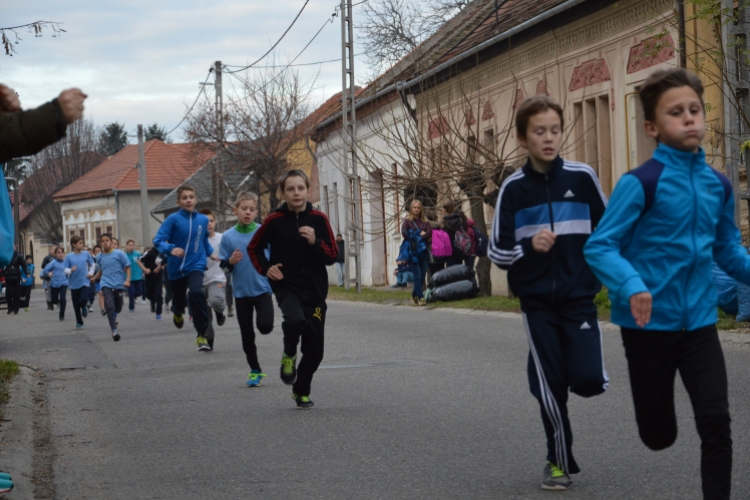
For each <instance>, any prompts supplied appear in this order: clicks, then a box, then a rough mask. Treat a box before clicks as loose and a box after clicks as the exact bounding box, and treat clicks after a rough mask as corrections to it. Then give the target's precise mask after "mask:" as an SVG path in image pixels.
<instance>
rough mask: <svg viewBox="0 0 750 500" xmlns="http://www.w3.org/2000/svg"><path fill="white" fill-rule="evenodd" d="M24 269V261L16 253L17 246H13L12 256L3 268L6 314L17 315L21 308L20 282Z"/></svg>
mask: <svg viewBox="0 0 750 500" xmlns="http://www.w3.org/2000/svg"><path fill="white" fill-rule="evenodd" d="M25 269H26V261H25V260H24V258H23V255H21V254H20V253H19V252H18V245H14V250H13V256H12V257H11V259H10V262H8V265H7V266H5V267H4V268H3V276H4V277H5V300H6V304H7V306H8V314H18V310H19V309H20V307H21V282H22V280H23V273H24V270H25Z"/></svg>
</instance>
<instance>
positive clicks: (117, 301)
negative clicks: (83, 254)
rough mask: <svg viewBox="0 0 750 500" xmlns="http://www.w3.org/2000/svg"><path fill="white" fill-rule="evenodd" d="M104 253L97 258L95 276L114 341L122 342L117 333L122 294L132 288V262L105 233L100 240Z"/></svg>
mask: <svg viewBox="0 0 750 500" xmlns="http://www.w3.org/2000/svg"><path fill="white" fill-rule="evenodd" d="M99 243H101V245H102V253H100V254H99V256H98V257H97V259H96V260H97V264H99V272H98V273H97V274H96V276H94V279H95V280H97V279H98V280H100V281H101V290H102V296H103V297H104V306H105V310H106V314H107V320H108V321H109V328H110V330H112V340H114V341H115V342H117V341H118V340H120V334H119V333H118V331H117V315H118V314H119V313H120V312H122V294H123V292H124V291H125V289H126V288H128V287H129V286H130V261H129V260H128V258H127V256H126V255H125V253H124V252H123V251H121V250H117V249H115V248H114V238H112V235H111V234H109V233H105V234H103V235H102V236H101V238H100V239H99Z"/></svg>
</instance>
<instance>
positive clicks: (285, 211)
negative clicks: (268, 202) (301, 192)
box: [276, 201, 313, 215]
mask: <svg viewBox="0 0 750 500" xmlns="http://www.w3.org/2000/svg"><path fill="white" fill-rule="evenodd" d="M312 208H313V206H312V203H310V202H309V201H308V202H307V205H305V209H304V210H303V211H301V212H300V213H301V214H306V213H307V212H309V211H310V210H312ZM276 211H277V212H281V213H282V214H287V215H294V211H293V210H289V207H288V206H287V204H286V202H284V203H282V204H281V206H280V207H279V208H277V209H276Z"/></svg>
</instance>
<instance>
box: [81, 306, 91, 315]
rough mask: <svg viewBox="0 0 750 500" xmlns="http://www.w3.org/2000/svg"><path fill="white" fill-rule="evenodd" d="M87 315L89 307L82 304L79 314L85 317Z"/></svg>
mask: <svg viewBox="0 0 750 500" xmlns="http://www.w3.org/2000/svg"><path fill="white" fill-rule="evenodd" d="M88 315H89V309H88V307H86V306H83V307H82V308H81V316H83V317H84V318H86V317H88Z"/></svg>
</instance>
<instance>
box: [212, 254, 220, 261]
mask: <svg viewBox="0 0 750 500" xmlns="http://www.w3.org/2000/svg"><path fill="white" fill-rule="evenodd" d="M209 259H211V260H212V261H214V262H221V259H220V258H218V257H217V256H215V255H212V256H211V257H209Z"/></svg>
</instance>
